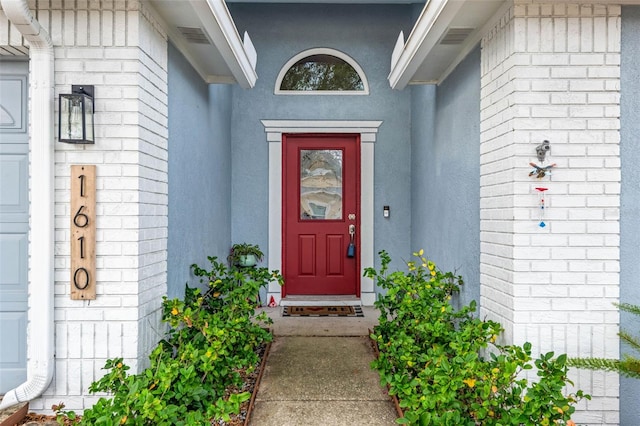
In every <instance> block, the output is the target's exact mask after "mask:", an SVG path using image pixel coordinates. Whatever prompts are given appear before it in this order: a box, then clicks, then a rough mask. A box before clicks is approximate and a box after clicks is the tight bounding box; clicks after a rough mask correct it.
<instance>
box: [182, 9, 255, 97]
mask: <svg viewBox="0 0 640 426" xmlns="http://www.w3.org/2000/svg"><path fill="white" fill-rule="evenodd" d="M190 3H191V4H192V6H193V8H194V10H195V11H196V12H197V13H198V15H199V16H200V19H201V20H202V24H203V28H204V30H205V31H206V32H207V33H208V34H209V36H210V37H211V38H212V41H213V44H214V45H215V46H216V47H217V48H218V50H219V51H220V54H221V55H222V57H223V58H224V60H225V62H226V63H227V66H228V67H229V69H230V70H231V74H232V75H233V77H234V78H235V79H236V81H237V82H238V84H239V85H240V86H241V87H242V88H244V89H248V88H252V87H254V86H255V84H256V81H257V80H258V74H257V73H256V69H255V68H256V63H257V54H256V50H255V48H254V47H253V43H252V42H251V39H250V38H249V34H247V33H246V32H245V34H244V38H245V41H244V42H243V41H242V39H241V38H240V34H238V30H237V28H236V24H235V23H234V22H233V18H231V13H230V12H229V9H228V8H227V5H226V4H225V3H224V0H207V1H206V2H202V1H198V0H191V1H190Z"/></svg>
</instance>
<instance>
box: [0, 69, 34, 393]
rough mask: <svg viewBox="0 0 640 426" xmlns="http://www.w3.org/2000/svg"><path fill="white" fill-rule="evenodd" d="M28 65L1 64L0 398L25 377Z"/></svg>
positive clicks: (27, 223) (27, 225) (27, 228)
mask: <svg viewBox="0 0 640 426" xmlns="http://www.w3.org/2000/svg"><path fill="white" fill-rule="evenodd" d="M27 75H28V62H24V61H9V60H0V394H3V393H5V392H7V391H8V390H11V389H13V388H14V387H16V386H18V385H20V384H21V383H22V382H24V381H25V380H26V377H27V343H26V342H27V339H26V337H27V268H28V265H27V256H28V231H29V202H28V199H29V197H28V195H29V194H28V178H29V155H28V154H29V138H28V131H27Z"/></svg>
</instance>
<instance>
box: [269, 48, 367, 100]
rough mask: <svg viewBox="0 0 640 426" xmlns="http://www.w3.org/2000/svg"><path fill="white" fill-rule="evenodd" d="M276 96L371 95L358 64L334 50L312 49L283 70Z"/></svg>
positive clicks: (293, 59) (277, 81)
mask: <svg viewBox="0 0 640 426" xmlns="http://www.w3.org/2000/svg"><path fill="white" fill-rule="evenodd" d="M275 93H276V94H287V95H309V94H314V95H368V94H369V84H368V83H367V79H366V77H365V75H364V72H363V71H362V68H361V67H360V65H358V63H357V62H356V61H354V60H353V59H352V58H351V57H349V56H348V55H346V54H344V53H342V52H340V51H338V50H334V49H323V48H318V49H309V50H305V51H304V52H301V53H299V54H297V55H296V56H294V57H293V58H291V59H290V60H289V61H288V62H287V63H286V64H285V65H284V67H282V69H281V70H280V74H279V75H278V78H277V80H276V88H275Z"/></svg>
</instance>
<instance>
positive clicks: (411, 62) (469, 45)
mask: <svg viewBox="0 0 640 426" xmlns="http://www.w3.org/2000/svg"><path fill="white" fill-rule="evenodd" d="M508 3H509V2H507V1H506V0H430V1H428V2H427V3H426V4H425V6H424V8H423V10H422V13H421V14H420V17H419V18H418V20H417V22H416V24H415V26H414V27H413V30H412V31H411V34H410V35H409V37H408V38H407V40H406V42H405V41H404V35H403V34H402V33H400V36H399V37H398V41H397V42H396V48H395V49H394V51H393V55H392V59H391V73H390V74H389V84H390V85H391V87H392V88H394V89H403V88H404V87H405V86H406V85H407V84H437V83H439V82H440V81H442V80H443V79H444V78H445V77H446V76H447V74H448V73H449V72H450V71H451V69H453V68H454V67H455V65H457V64H458V63H459V62H460V61H461V60H462V59H463V58H464V57H465V56H466V55H467V54H468V53H469V52H470V51H471V49H473V47H474V46H475V45H476V44H477V43H478V42H479V41H480V37H481V36H482V35H483V34H484V32H485V29H483V28H484V27H485V26H486V25H487V23H488V22H489V21H490V20H491V19H492V17H494V16H496V15H497V12H498V11H499V10H500V9H501V8H505V9H506V7H508Z"/></svg>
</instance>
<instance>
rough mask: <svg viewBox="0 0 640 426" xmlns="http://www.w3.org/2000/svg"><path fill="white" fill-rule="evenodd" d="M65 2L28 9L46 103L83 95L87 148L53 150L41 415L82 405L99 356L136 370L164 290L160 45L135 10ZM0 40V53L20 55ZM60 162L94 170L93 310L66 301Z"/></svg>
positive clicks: (65, 188)
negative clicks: (49, 78) (50, 55)
mask: <svg viewBox="0 0 640 426" xmlns="http://www.w3.org/2000/svg"><path fill="white" fill-rule="evenodd" d="M67 3H69V2H37V3H36V2H34V5H35V6H36V7H37V9H36V11H35V14H36V16H37V18H38V20H39V22H40V23H41V24H42V25H43V26H44V27H45V28H46V29H47V31H48V32H49V33H50V34H51V37H52V40H53V43H54V50H55V84H56V85H55V97H56V99H55V100H56V101H57V97H58V96H59V94H60V93H68V92H70V90H71V85H72V84H92V85H95V109H96V114H95V131H96V143H95V145H86V146H80V145H69V144H64V143H58V142H56V144H55V149H56V152H55V244H56V247H55V280H56V282H55V311H54V312H55V351H56V353H55V377H54V380H53V383H52V385H51V386H50V387H49V388H48V389H47V390H46V391H45V393H44V394H43V395H42V397H40V398H37V399H36V400H34V401H31V402H30V409H32V410H45V411H50V408H51V405H52V404H57V403H59V402H60V401H63V402H64V403H65V405H66V407H67V408H68V409H70V410H82V409H84V408H87V407H89V406H91V405H93V403H94V402H95V401H96V400H97V399H98V397H96V396H88V395H89V393H88V387H89V385H90V384H91V383H92V382H93V381H95V380H97V379H99V378H100V377H102V376H103V375H104V373H105V372H104V370H102V367H103V366H104V362H105V360H106V359H107V358H119V357H122V358H124V360H125V362H126V363H127V364H128V365H130V366H132V367H133V370H135V369H137V368H139V367H144V366H145V365H146V363H148V358H147V357H148V354H149V352H150V350H151V349H152V348H153V347H154V346H155V345H156V344H157V341H158V340H159V334H158V333H161V331H162V327H161V324H160V314H161V310H160V307H161V303H162V295H164V294H166V281H167V278H166V257H167V214H168V212H167V204H168V197H167V193H168V187H167V180H168V174H167V137H168V135H167V114H168V112H167V102H168V99H167V35H166V33H165V32H164V30H163V29H162V27H161V25H160V24H159V23H158V22H157V21H156V20H155V18H154V15H153V14H152V13H149V11H148V10H147V9H145V6H144V4H141V3H140V2H138V1H137V0H124V1H102V2H96V1H91V2H87V1H78V2H75V3H74V2H71V3H73V4H67ZM2 18H4V15H2V13H1V12H0V23H1V19H2ZM5 22H6V20H5ZM5 33H7V34H9V35H10V37H9V39H6V37H5V39H4V42H3V38H2V36H0V44H7V43H8V44H10V45H11V46H12V47H13V48H14V49H16V50H18V51H22V50H24V51H26V48H25V46H22V45H21V43H23V40H22V39H21V38H20V37H16V36H15V31H14V30H11V31H9V32H6V31H5ZM52 102H53V100H52ZM55 105H56V110H57V103H56V104H55ZM56 117H57V115H56ZM35 124H36V125H37V123H35ZM31 125H34V123H31ZM72 164H95V165H96V166H97V180H96V184H97V217H96V229H97V231H96V269H97V270H96V284H97V286H96V289H97V298H96V300H93V301H76V300H70V297H69V292H70V284H69V268H70V264H69V262H70V242H69V239H70V234H69V222H70V220H69V217H70V214H72V212H70V211H69V210H70V204H69V199H70V192H69V188H70V177H69V176H70V166H71V165H72ZM31 250H34V248H33V247H31Z"/></svg>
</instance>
